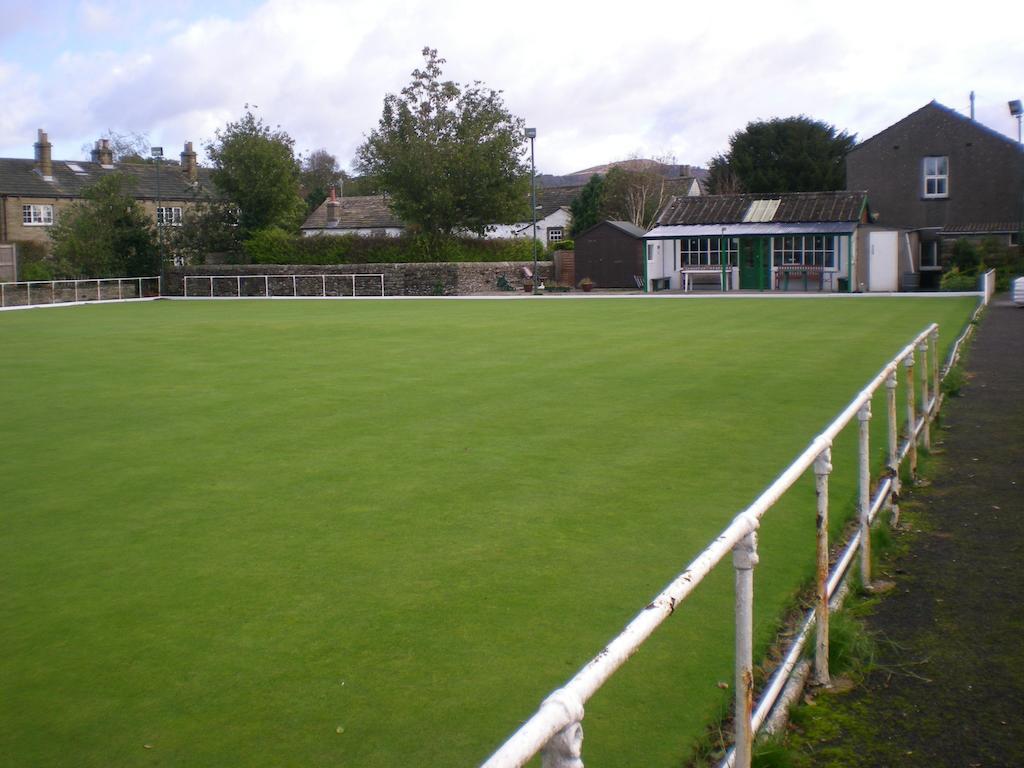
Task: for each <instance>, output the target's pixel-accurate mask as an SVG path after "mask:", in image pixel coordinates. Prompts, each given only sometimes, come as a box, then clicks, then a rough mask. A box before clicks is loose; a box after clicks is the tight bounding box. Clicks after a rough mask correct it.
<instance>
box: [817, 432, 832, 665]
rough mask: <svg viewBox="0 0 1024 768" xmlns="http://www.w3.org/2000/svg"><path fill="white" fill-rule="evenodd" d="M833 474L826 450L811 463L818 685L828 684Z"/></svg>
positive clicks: (829, 456)
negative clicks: (814, 505)
mask: <svg viewBox="0 0 1024 768" xmlns="http://www.w3.org/2000/svg"><path fill="white" fill-rule="evenodd" d="M831 472H832V449H831V448H826V449H825V450H823V451H822V452H821V453H820V454H818V458H817V459H815V460H814V492H815V494H816V495H817V497H818V514H817V518H816V527H817V532H818V568H817V573H816V574H815V587H816V592H817V594H816V600H815V605H814V623H815V632H816V643H815V649H814V680H815V682H817V683H818V685H828V684H829V683H830V682H831V678H830V676H829V671H828V476H829V474H830V473H831Z"/></svg>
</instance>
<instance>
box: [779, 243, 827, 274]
mask: <svg viewBox="0 0 1024 768" xmlns="http://www.w3.org/2000/svg"><path fill="white" fill-rule="evenodd" d="M772 263H773V264H774V265H775V266H776V267H789V266H795V267H822V268H824V269H835V268H836V238H835V237H834V236H831V235H793V236H789V235H787V236H786V237H773V238H772Z"/></svg>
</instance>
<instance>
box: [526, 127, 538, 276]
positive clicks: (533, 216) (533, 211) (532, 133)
mask: <svg viewBox="0 0 1024 768" xmlns="http://www.w3.org/2000/svg"><path fill="white" fill-rule="evenodd" d="M526 138H528V139H529V140H530V223H531V227H530V229H531V232H532V234H533V292H534V293H537V284H538V282H539V281H540V277H539V275H538V274H537V172H536V170H535V168H534V163H533V140H534V139H536V138H537V129H536V128H527V129H526Z"/></svg>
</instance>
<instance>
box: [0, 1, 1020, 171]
mask: <svg viewBox="0 0 1024 768" xmlns="http://www.w3.org/2000/svg"><path fill="white" fill-rule="evenodd" d="M947 6H948V7H947ZM936 7H937V8H938V9H939V11H940V12H946V11H948V12H950V13H952V10H953V6H952V3H947V2H945V0H941V1H940V2H939V3H938V6H936ZM996 7H997V6H996V5H995V3H994V0H978V2H976V3H975V4H974V5H973V6H972V13H970V14H960V13H957V18H958V19H959V21H958V22H957V24H958V34H957V35H944V36H943V37H942V39H941V40H936V39H933V36H932V35H931V33H930V31H929V30H930V29H932V28H930V27H922V26H921V22H920V10H919V7H918V5H917V4H916V3H910V2H900V1H897V0H892V2H889V3H885V4H883V3H875V2H870V1H869V2H868V3H867V5H866V6H864V7H862V8H861V10H859V11H858V12H857V13H837V12H836V10H835V8H834V6H828V5H827V4H823V3H812V2H805V1H803V0H789V1H788V2H779V3H774V4H760V5H756V6H753V7H752V8H750V9H747V8H743V9H738V8H736V7H735V6H729V7H725V6H719V5H714V4H707V3H703V4H699V5H698V4H692V3H673V4H667V3H664V2H659V1H658V0H636V1H635V2H633V3H631V4H630V5H629V6H628V7H627V8H623V7H616V8H614V9H612V8H609V9H608V10H603V8H602V7H600V6H595V5H593V4H591V3H583V2H560V3H551V2H539V0H524V2H520V3H515V4H492V3H486V4H485V3H478V4H473V5H469V4H465V3H462V2H458V0H436V2H432V3H429V4H427V3H420V4H409V3H405V2H400V1H399V0H348V1H347V2H345V3H337V2H323V1H320V0H308V1H307V2H294V1H293V0H268V1H267V2H264V3H262V4H252V3H245V2H242V1H241V0H210V2H207V3H199V2H191V3H185V4H184V5H181V6H175V5H173V4H169V5H166V4H165V5H163V6H160V8H161V12H160V13H158V14H156V13H153V12H152V11H151V10H150V9H151V8H152V6H149V5H148V4H145V3H112V2H105V1H104V0H89V2H85V3H80V4H79V5H78V6H77V7H76V8H75V12H74V13H70V14H66V15H67V18H68V19H71V20H75V19H77V20H78V23H79V26H80V27H81V29H82V31H81V33H79V30H78V29H76V28H74V27H72V26H69V25H70V24H71V23H72V22H71V21H68V20H67V19H65V21H64V22H63V26H60V22H59V20H58V19H54V23H55V25H56V27H55V30H54V31H53V33H52V35H50V37H48V38H47V37H40V38H39V39H38V41H37V42H38V46H37V47H39V48H40V50H43V51H45V50H46V45H59V46H60V49H59V50H60V51H62V52H61V53H59V55H55V56H53V57H50V58H52V62H49V63H47V64H46V65H45V67H44V65H43V64H41V63H40V62H39V60H37V59H33V62H32V69H31V70H29V69H26V67H27V66H29V64H28V62H27V58H28V57H29V53H28V51H29V50H30V49H31V48H32V43H33V42H36V40H35V38H34V37H33V36H36V35H39V34H40V33H39V32H38V30H37V29H36V28H35V27H31V26H24V25H23V26H22V27H20V28H19V29H18V30H17V31H14V32H11V31H9V30H8V31H6V32H5V33H3V34H5V35H6V36H7V38H6V39H8V40H11V41H13V43H14V44H15V45H14V46H13V47H12V50H14V51H15V54H14V57H13V58H10V57H8V56H7V55H6V54H3V53H0V93H2V96H3V102H4V104H5V110H4V112H3V114H0V154H3V155H11V154H19V155H24V154H26V153H28V152H30V151H31V144H32V142H33V141H34V136H35V128H37V127H45V128H47V129H48V130H49V132H50V135H51V140H53V141H54V144H55V152H56V151H58V148H61V149H65V148H70V147H73V148H77V147H79V146H81V145H82V144H83V143H87V142H89V143H91V142H92V141H93V140H94V139H95V138H96V137H98V136H99V135H100V133H101V132H102V131H103V130H105V129H107V128H113V129H115V130H121V131H138V132H145V133H148V134H149V136H150V138H151V140H153V142H154V143H162V144H163V145H164V146H165V151H167V152H168V154H172V151H171V148H173V147H178V146H180V145H181V144H182V143H183V142H184V141H187V140H191V141H193V142H196V143H197V144H198V143H200V142H202V141H204V140H208V139H211V138H212V137H213V134H214V131H215V130H216V129H217V128H218V127H221V126H223V125H224V124H225V123H226V122H227V121H228V120H233V119H236V118H237V117H239V116H240V115H241V113H242V109H243V105H244V104H246V103H249V104H258V105H259V114H261V115H262V116H263V117H264V119H265V120H266V121H267V122H269V123H271V124H273V125H276V124H280V125H281V126H282V127H283V128H284V129H285V130H287V131H288V132H289V133H290V134H291V135H292V136H293V137H294V138H295V139H296V143H297V148H298V149H300V150H307V151H308V150H311V149H315V148H319V147H324V148H326V149H328V150H329V151H331V152H332V153H334V154H335V155H336V156H337V157H338V158H339V160H340V161H341V162H342V164H343V165H345V164H347V163H348V162H349V161H350V160H351V158H352V156H353V154H354V152H355V148H356V147H357V146H358V144H359V143H360V142H361V141H362V138H363V136H364V134H366V133H367V132H369V131H370V130H372V129H373V128H374V126H375V125H376V122H377V120H378V118H379V116H380V109H381V104H382V100H383V97H384V95H385V94H386V93H388V92H395V91H398V90H400V89H401V88H402V87H403V86H404V85H405V84H406V83H407V82H408V80H409V74H410V72H411V70H412V69H413V68H415V67H417V66H419V65H420V64H421V61H422V60H421V58H420V55H419V51H420V48H422V47H423V46H424V45H430V46H433V47H436V48H437V49H438V50H439V53H440V55H441V56H443V57H445V58H447V59H448V64H447V65H446V71H445V74H446V76H448V77H450V78H452V79H455V80H458V81H461V82H466V81H471V80H478V79H479V80H483V81H485V82H486V83H487V85H489V86H491V87H493V88H497V89H501V90H503V91H504V97H505V100H506V103H507V104H508V106H509V108H510V109H511V110H512V111H513V112H515V113H516V114H519V115H521V116H522V117H523V118H524V119H525V120H526V121H527V123H529V124H530V125H534V126H536V127H537V129H538V132H539V135H538V140H537V145H536V148H537V162H538V168H540V169H541V170H543V171H547V172H555V173H558V172H568V171H572V170H577V169H579V168H582V167H586V166H590V165H595V164H598V163H602V162H606V161H608V160H612V159H618V158H623V157H626V156H628V155H630V154H633V153H639V154H647V155H665V154H672V155H675V157H676V158H677V159H678V160H679V162H687V163H693V164H701V163H705V162H706V161H707V160H708V159H709V158H710V157H711V156H712V155H714V154H716V153H717V152H720V151H723V150H724V149H725V148H726V146H727V142H728V138H729V135H730V134H731V133H733V132H735V131H737V130H740V129H742V128H743V127H744V126H745V125H746V123H747V122H749V121H750V120H753V119H758V118H770V117H775V116H787V115H794V114H801V113H803V114H807V115H810V116H811V117H814V118H816V119H821V120H825V121H827V122H830V123H832V124H834V125H836V127H838V128H840V129H843V130H847V131H849V132H851V133H857V134H858V135H859V136H860V137H861V138H867V137H868V136H870V135H872V134H874V133H876V132H878V131H879V130H881V129H883V128H884V127H885V126H887V125H889V124H891V123H892V122H894V121H895V120H898V119H900V118H901V117H903V116H904V115H906V114H909V113H910V112H911V111H913V110H915V109H917V108H919V107H920V106H922V105H923V104H925V103H927V102H928V101H929V100H931V99H933V98H935V99H938V100H939V101H942V102H943V103H946V104H947V105H949V106H953V107H956V108H959V109H961V110H962V111H966V104H967V93H968V91H970V90H971V89H972V88H974V89H975V90H977V91H978V94H979V102H978V103H979V109H978V116H979V118H981V119H983V120H985V121H986V122H988V121H989V120H991V121H993V122H991V123H989V124H990V125H992V126H993V127H997V128H999V129H1000V130H1003V131H1004V132H1006V133H1008V134H1013V135H1015V130H1016V126H1015V125H1013V122H1012V121H1010V120H1009V117H1008V115H1007V114H1005V103H1006V100H1007V99H1009V98H1019V97H1021V96H1022V95H1024V94H1021V93H1018V92H1016V91H1015V90H1014V89H1016V88H1019V87H1020V86H1019V80H1017V81H1015V80H1014V75H1016V74H1017V73H1018V71H1019V62H1020V61H1021V60H1024V43H1022V42H1021V41H1020V40H1019V39H1018V35H1017V32H1016V30H1014V29H1012V28H1011V27H1012V25H1006V29H1002V28H999V27H993V26H991V25H990V23H989V20H990V18H991V16H990V14H988V13H986V8H988V10H993V9H995V8H996ZM944 9H945V10H944ZM933 10H934V9H933ZM115 11H116V12H117V13H118V14H119V16H118V17H117V18H115V19H112V14H113V13H114V12H115ZM115 22H116V23H115ZM112 23H114V24H115V26H114V28H113V29H112V28H111V26H110V25H111V24H112ZM126 30H127V31H130V33H131V34H127V33H126ZM47 41H49V42H47ZM54 41H58V42H56V43H55V42H54ZM7 47H8V46H7V45H6V44H5V48H7ZM40 56H42V54H40ZM30 72H31V74H30ZM1000 110H1003V111H1004V112H1000ZM68 154H73V155H77V149H75V150H72V151H71V152H70V153H68Z"/></svg>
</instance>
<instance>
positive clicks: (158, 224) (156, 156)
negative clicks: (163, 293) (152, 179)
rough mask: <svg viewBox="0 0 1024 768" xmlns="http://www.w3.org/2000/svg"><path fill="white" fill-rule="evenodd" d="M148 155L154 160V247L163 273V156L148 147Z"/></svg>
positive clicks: (153, 148) (160, 149)
mask: <svg viewBox="0 0 1024 768" xmlns="http://www.w3.org/2000/svg"><path fill="white" fill-rule="evenodd" d="M149 154H151V155H152V156H153V158H154V159H155V160H156V244H157V245H156V247H157V253H159V254H160V270H161V274H162V273H163V268H164V230H163V227H162V226H161V224H162V223H163V222H162V221H161V218H162V217H161V215H160V161H161V160H162V159H163V156H164V148H163V147H150V149H149Z"/></svg>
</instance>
